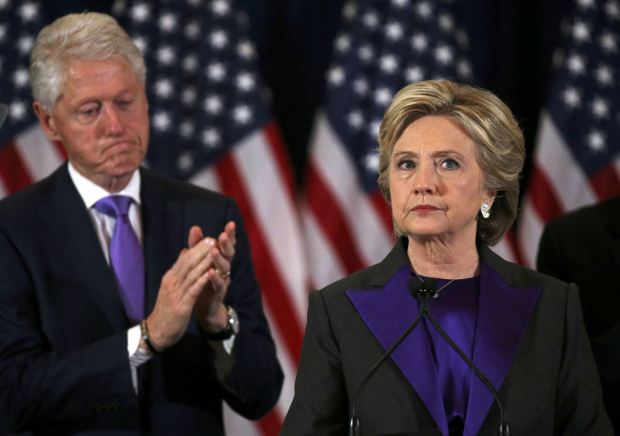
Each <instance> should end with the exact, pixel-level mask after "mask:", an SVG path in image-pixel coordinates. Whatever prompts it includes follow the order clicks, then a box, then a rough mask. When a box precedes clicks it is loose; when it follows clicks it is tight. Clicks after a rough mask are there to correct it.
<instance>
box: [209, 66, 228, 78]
mask: <svg viewBox="0 0 620 436" xmlns="http://www.w3.org/2000/svg"><path fill="white" fill-rule="evenodd" d="M225 76H226V70H225V69H224V66H223V65H222V64H220V63H219V62H216V63H212V64H209V65H208V66H207V77H209V79H211V80H213V81H215V82H219V81H220V80H222V79H223V78H224V77H225Z"/></svg>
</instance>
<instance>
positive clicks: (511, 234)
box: [504, 226, 525, 265]
mask: <svg viewBox="0 0 620 436" xmlns="http://www.w3.org/2000/svg"><path fill="white" fill-rule="evenodd" d="M504 239H505V240H506V242H507V243H508V247H510V250H511V251H512V255H513V256H514V260H515V262H517V263H518V264H519V265H525V257H524V256H523V253H522V252H521V246H520V245H519V243H518V242H517V237H516V236H515V228H514V226H512V227H511V228H509V229H508V231H507V232H506V234H505V235H504Z"/></svg>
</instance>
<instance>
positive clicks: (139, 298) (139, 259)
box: [95, 195, 144, 325]
mask: <svg viewBox="0 0 620 436" xmlns="http://www.w3.org/2000/svg"><path fill="white" fill-rule="evenodd" d="M132 201H133V200H132V199H131V197H127V196H124V195H112V196H109V197H104V198H102V199H101V200H99V201H98V202H96V203H95V209H97V211H98V212H100V213H102V214H104V215H108V216H110V217H112V218H116V224H115V225H114V234H113V235H112V240H111V241H110V264H111V265H112V269H113V270H114V274H115V275H116V279H117V281H118V285H119V287H120V289H121V298H122V299H123V304H124V305H125V310H126V312H127V316H128V317H129V320H130V321H131V324H132V325H134V324H137V323H139V322H140V320H142V319H143V318H144V255H143V253H142V247H141V246H140V241H138V237H137V236H136V233H135V232H134V230H133V227H131V222H130V221H129V215H128V213H129V206H131V202H132Z"/></svg>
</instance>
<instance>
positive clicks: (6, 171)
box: [0, 143, 32, 193]
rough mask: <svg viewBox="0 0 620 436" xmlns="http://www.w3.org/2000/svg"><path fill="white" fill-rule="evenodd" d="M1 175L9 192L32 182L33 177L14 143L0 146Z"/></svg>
mask: <svg viewBox="0 0 620 436" xmlns="http://www.w3.org/2000/svg"><path fill="white" fill-rule="evenodd" d="M0 177H1V178H2V180H3V181H4V186H6V188H7V189H8V191H9V193H13V192H15V191H19V190H20V189H21V188H25V187H26V186H28V185H30V184H32V177H31V176H30V173H29V172H28V169H27V168H26V165H25V164H24V162H23V161H22V159H21V157H20V155H19V153H18V152H17V150H16V149H15V146H14V144H12V143H10V144H7V145H4V146H2V147H0Z"/></svg>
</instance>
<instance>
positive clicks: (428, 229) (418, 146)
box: [389, 116, 493, 242]
mask: <svg viewBox="0 0 620 436" xmlns="http://www.w3.org/2000/svg"><path fill="white" fill-rule="evenodd" d="M475 147H476V146H475V144H474V142H473V141H472V139H471V138H470V137H469V136H468V135H467V133H466V132H465V131H464V130H463V129H462V128H461V127H460V126H459V125H458V124H457V123H456V122H455V121H453V120H452V119H450V118H448V117H442V116H425V117H422V118H420V119H418V120H416V121H414V122H413V123H411V124H410V125H409V126H407V128H406V129H405V130H404V132H403V134H402V135H401V136H400V138H398V140H397V141H396V144H395V145H394V150H393V151H392V156H391V159H390V166H389V184H390V197H391V207H392V216H393V218H394V221H395V223H396V226H397V227H398V228H399V229H400V230H401V231H402V232H403V233H405V234H406V235H407V236H409V237H410V238H411V237H413V238H415V237H423V238H427V237H435V236H440V237H446V238H448V239H454V238H457V239H461V238H465V240H468V241H469V240H470V241H471V242H473V241H475V236H476V217H477V215H478V211H479V210H480V205H481V204H482V203H483V202H484V201H486V202H487V203H488V204H489V206H491V205H492V204H493V198H492V195H491V194H490V193H489V192H488V191H486V190H485V189H484V176H483V174H482V170H481V169H480V166H479V165H478V161H477V160H476V151H475Z"/></svg>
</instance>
